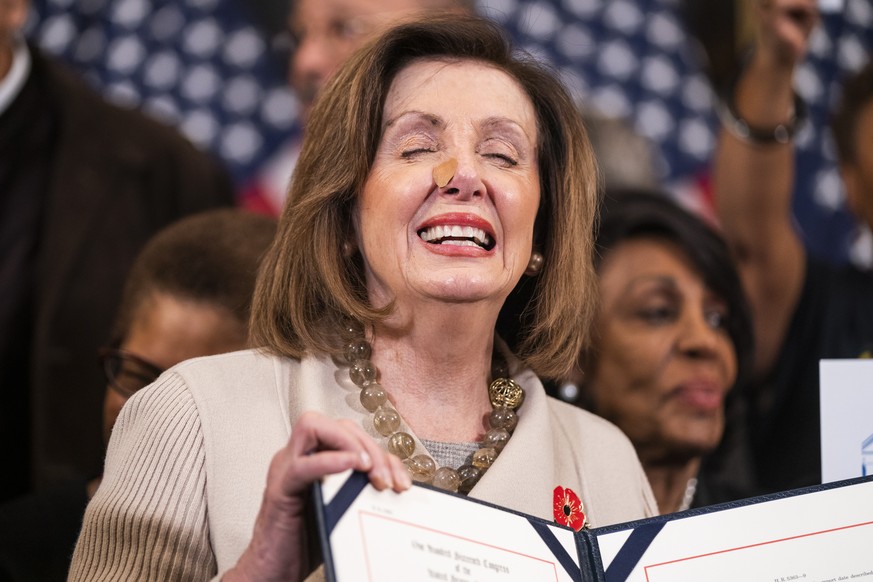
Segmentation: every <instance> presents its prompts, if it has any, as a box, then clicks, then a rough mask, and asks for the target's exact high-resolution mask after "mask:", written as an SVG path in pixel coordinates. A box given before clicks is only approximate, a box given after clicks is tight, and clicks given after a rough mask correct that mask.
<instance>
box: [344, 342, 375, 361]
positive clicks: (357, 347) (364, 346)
mask: <svg viewBox="0 0 873 582" xmlns="http://www.w3.org/2000/svg"><path fill="white" fill-rule="evenodd" d="M370 353H371V350H370V344H368V343H367V342H365V341H364V340H361V339H358V340H352V341H350V342H349V343H348V344H347V345H346V352H345V357H346V362H348V363H349V364H354V363H355V362H357V361H358V360H369V359H370Z"/></svg>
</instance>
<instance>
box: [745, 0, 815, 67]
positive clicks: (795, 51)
mask: <svg viewBox="0 0 873 582" xmlns="http://www.w3.org/2000/svg"><path fill="white" fill-rule="evenodd" d="M755 11H756V14H757V22H758V45H757V51H758V52H759V53H763V54H765V55H767V57H768V58H772V59H773V60H774V64H778V65H781V66H784V67H790V68H794V66H795V65H797V63H799V62H800V61H802V60H803V58H804V57H805V56H806V50H807V48H808V45H809V36H810V34H812V30H813V29H814V28H815V26H816V24H817V23H818V21H819V12H818V3H817V2H816V0H756V2H755Z"/></svg>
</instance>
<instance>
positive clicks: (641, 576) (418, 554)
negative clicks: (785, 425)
mask: <svg viewBox="0 0 873 582" xmlns="http://www.w3.org/2000/svg"><path fill="white" fill-rule="evenodd" d="M315 499H316V513H317V516H318V520H319V529H320V536H321V543H322V549H323V553H324V560H325V574H326V576H327V579H328V580H332V581H334V582H359V581H373V582H375V581H379V582H394V581H396V582H400V581H403V582H417V581H421V582H430V581H434V580H437V581H440V580H442V581H447V582H516V581H518V582H532V581H534V582H539V581H553V580H554V581H561V582H563V581H573V582H589V581H591V582H594V581H597V582H623V581H633V582H636V581H640V582H666V581H669V582H702V581H705V582H728V581H730V582H737V581H742V582H789V581H795V580H797V581H802V582H831V581H833V582H838V581H842V580H846V581H848V582H855V581H860V582H873V477H864V478H860V479H851V480H847V481H840V482H835V483H829V484H826V485H822V486H818V487H810V488H805V489H797V490H793V491H787V492H783V493H779V494H775V495H768V496H763V497H755V498H751V499H747V500H743V501H740V502H736V503H730V504H721V505H714V506H711V507H706V508H701V509H695V510H690V511H685V512H681V513H674V514H670V515H664V516H660V517H655V518H651V519H645V520H640V521H634V522H629V523H624V524H618V525H612V526H608V527H601V528H595V529H583V530H582V531H580V532H578V533H577V532H574V531H572V530H570V529H568V528H566V527H564V526H561V525H557V524H555V523H551V522H548V521H545V520H542V519H539V518H536V517H532V516H528V515H524V514H520V513H517V512H514V511H511V510H507V509H505V508H501V507H497V506H495V505H491V504H488V503H484V502H481V501H477V500H474V499H470V498H467V497H462V496H459V495H454V494H450V493H445V492H442V491H438V490H436V489H433V488H430V487H424V486H413V487H412V489H410V490H409V491H406V492H404V493H402V494H396V493H393V492H390V491H383V492H379V491H376V489H375V488H373V487H372V486H371V485H369V484H368V482H367V478H366V476H365V475H363V474H361V473H351V472H346V473H342V474H339V475H333V476H331V477H328V478H327V479H325V480H324V481H323V482H322V483H320V484H316V486H315Z"/></svg>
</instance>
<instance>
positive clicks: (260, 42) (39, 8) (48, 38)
mask: <svg viewBox="0 0 873 582" xmlns="http://www.w3.org/2000/svg"><path fill="white" fill-rule="evenodd" d="M839 4H842V6H840V9H839V10H837V11H833V12H828V13H826V14H824V16H823V25H822V26H821V27H820V28H819V29H818V30H817V31H816V32H815V36H814V38H813V39H812V43H811V51H810V55H809V58H808V59H807V61H806V62H805V63H804V64H803V66H802V67H801V69H800V71H799V74H798V78H797V81H798V87H797V88H798V92H799V93H800V95H801V96H802V97H803V98H804V99H805V100H806V101H807V103H808V105H809V109H810V119H809V122H808V123H807V124H806V125H805V126H804V128H803V130H802V131H801V132H800V133H799V135H798V136H797V144H798V180H797V193H796V196H795V214H796V218H797V223H798V225H799V227H800V229H801V231H802V232H803V233H804V236H805V238H806V241H807V245H808V247H809V248H810V250H811V251H812V252H813V253H815V254H818V255H821V256H825V257H828V258H831V259H834V260H839V261H844V260H847V259H848V258H849V257H850V256H851V257H852V258H853V259H854V260H855V261H856V262H859V263H861V264H864V263H867V264H871V263H873V251H871V249H873V244H871V243H870V241H869V233H866V235H863V234H859V231H857V230H856V227H855V224H854V222H853V221H852V220H851V218H850V217H849V215H848V214H847V212H846V210H845V209H844V204H843V202H844V196H845V194H844V191H843V188H842V185H841V183H840V179H839V175H838V173H837V170H836V166H835V153H834V152H835V150H834V145H833V142H832V139H831V136H830V134H829V131H828V129H827V112H828V111H829V108H830V106H831V105H832V104H833V103H834V100H835V97H836V95H837V93H838V86H839V80H840V79H841V78H843V76H844V75H845V74H846V73H847V72H849V71H852V70H855V69H857V68H858V67H859V66H861V64H862V63H863V62H864V61H865V60H866V59H867V58H869V55H870V54H871V52H873V5H871V2H870V0H844V1H843V2H841V3H840V2H837V5H838V6H839ZM33 6H34V11H33V12H34V15H33V18H32V21H31V23H30V28H29V34H30V36H31V37H32V38H33V39H35V40H36V41H37V42H38V43H39V44H40V45H42V46H43V47H45V48H46V49H47V50H48V51H50V52H52V53H55V54H57V55H59V56H60V57H62V59H64V60H66V61H68V62H70V63H72V64H73V65H74V66H75V67H76V68H78V69H79V70H80V71H82V72H83V73H84V74H85V75H86V77H87V78H88V79H90V80H91V81H92V82H93V83H94V84H95V85H96V86H98V87H100V88H101V89H102V90H103V91H104V92H105V93H106V94H107V95H108V96H109V97H111V98H112V99H114V100H117V101H120V102H122V103H125V104H129V105H135V106H139V107H142V108H144V109H145V110H146V111H147V112H149V113H151V114H153V115H155V116H157V117H158V118H160V119H162V120H164V121H166V122H168V123H170V124H172V125H175V126H177V127H179V128H180V129H181V130H182V131H183V132H184V133H186V134H187V135H188V136H189V137H190V138H191V139H192V141H194V142H195V143H196V144H198V145H200V146H201V147H203V148H204V149H208V150H210V151H212V152H214V153H215V154H216V155H218V156H219V157H221V158H222V159H224V160H225V161H226V163H227V165H228V167H229V168H230V169H231V171H232V173H233V175H234V177H235V178H236V180H237V182H238V183H239V184H240V186H241V188H242V186H244V185H246V184H249V183H251V182H253V181H257V180H258V179H259V174H260V173H262V172H264V171H265V170H264V168H265V167H267V164H268V161H269V160H271V159H273V158H274V157H275V155H276V152H277V151H278V150H280V149H281V148H282V145H281V144H283V143H286V144H287V142H288V141H289V140H291V141H293V140H294V139H296V138H297V137H298V136H299V126H298V124H297V117H296V116H297V109H298V107H297V103H296V101H295V99H294V97H293V95H291V93H290V92H289V90H288V89H287V87H286V84H285V77H286V75H285V67H286V64H285V63H284V62H282V61H281V60H280V59H277V58H275V55H274V54H273V53H272V52H271V50H270V47H271V44H270V42H269V41H268V40H267V37H266V36H265V35H264V34H263V33H262V31H261V30H259V28H258V27H257V26H256V25H255V23H254V17H253V14H251V10H250V8H247V7H248V4H247V3H246V2H243V1H242V0H184V1H182V0H35V1H34V3H33ZM479 9H480V12H481V13H482V14H484V15H485V16H488V17H490V18H493V19H494V20H496V21H498V22H499V23H501V24H502V25H503V26H505V27H506V29H507V30H508V31H509V32H510V33H511V35H512V36H513V37H514V38H515V40H516V42H517V44H518V46H520V47H521V48H523V49H524V50H526V51H528V52H530V53H532V54H534V55H536V56H538V57H540V58H542V59H543V60H545V61H547V62H549V63H551V64H552V65H553V66H554V67H555V68H556V69H557V70H558V71H559V73H560V74H561V76H562V77H563V79H564V80H565V82H566V83H567V85H568V86H569V87H570V88H571V90H572V91H573V92H574V93H576V95H577V96H578V97H579V98H580V99H581V100H582V101H583V102H585V103H587V104H589V105H591V106H593V107H594V108H595V109H598V110H600V111H602V112H603V113H605V114H609V115H615V116H620V117H623V118H626V119H627V120H628V121H629V122H630V123H631V124H632V126H633V127H634V128H635V129H636V130H637V131H638V132H639V133H641V134H642V135H644V136H646V137H647V138H649V139H650V140H652V141H653V142H654V143H655V144H656V145H657V146H658V150H659V152H660V156H661V159H660V162H659V166H658V167H659V172H660V178H661V179H662V181H663V182H664V184H665V186H666V187H667V188H668V189H670V190H671V191H673V192H674V193H675V194H676V195H677V196H680V197H683V196H684V197H686V198H687V197H688V196H689V192H691V194H690V195H691V196H697V195H698V194H697V193H696V192H697V191H698V190H700V189H699V188H689V187H688V185H689V184H692V185H695V184H704V183H705V176H706V175H707V173H708V169H709V165H710V161H711V159H712V155H713V149H714V147H715V140H716V135H717V130H718V127H717V119H716V115H715V114H714V110H713V105H714V102H715V101H714V99H715V97H714V95H713V93H712V90H711V88H710V85H709V83H708V81H707V78H706V76H705V74H704V73H703V71H702V67H701V62H700V59H699V58H698V57H699V54H700V50H699V49H698V48H697V47H696V46H695V45H694V43H693V42H692V41H691V40H690V39H689V36H688V34H687V32H686V30H685V27H684V25H683V22H682V20H681V17H680V9H681V6H680V1H679V0H479ZM691 203H692V204H694V203H695V202H693V201H692V202H691ZM697 203H698V204H699V205H701V206H702V205H705V204H706V200H705V199H704V200H702V201H698V202H697ZM864 236H867V237H868V239H867V242H864V240H865V239H864ZM859 241H860V242H859Z"/></svg>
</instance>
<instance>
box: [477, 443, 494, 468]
mask: <svg viewBox="0 0 873 582" xmlns="http://www.w3.org/2000/svg"><path fill="white" fill-rule="evenodd" d="M496 458H497V450H496V449H493V448H491V447H483V448H481V449H479V450H478V451H476V452H475V453H473V466H474V467H476V468H478V469H482V470H483V471H485V470H487V469H488V467H490V466H491V464H492V463H493V462H494V460H495V459H496Z"/></svg>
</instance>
